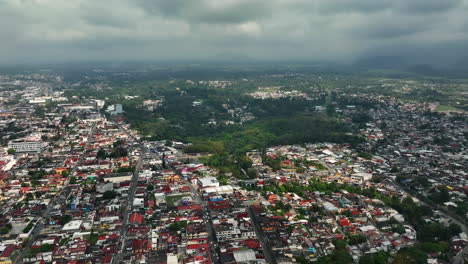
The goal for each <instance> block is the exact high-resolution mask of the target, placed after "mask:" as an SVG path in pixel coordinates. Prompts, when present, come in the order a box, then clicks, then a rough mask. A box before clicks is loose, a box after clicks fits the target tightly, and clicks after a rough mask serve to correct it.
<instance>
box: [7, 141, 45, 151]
mask: <svg viewBox="0 0 468 264" xmlns="http://www.w3.org/2000/svg"><path fill="white" fill-rule="evenodd" d="M42 146H43V144H42V141H41V140H27V139H16V140H12V141H10V142H8V148H9V149H14V150H16V152H41V151H42Z"/></svg>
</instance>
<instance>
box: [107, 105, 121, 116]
mask: <svg viewBox="0 0 468 264" xmlns="http://www.w3.org/2000/svg"><path fill="white" fill-rule="evenodd" d="M106 112H108V113H109V114H111V115H120V114H122V113H123V108H122V105H121V104H115V105H109V106H108V107H107V109H106Z"/></svg>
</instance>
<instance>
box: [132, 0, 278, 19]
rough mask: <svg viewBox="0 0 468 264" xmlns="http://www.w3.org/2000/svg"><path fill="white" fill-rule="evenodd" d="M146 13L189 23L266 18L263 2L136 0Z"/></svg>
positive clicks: (267, 3)
mask: <svg viewBox="0 0 468 264" xmlns="http://www.w3.org/2000/svg"><path fill="white" fill-rule="evenodd" d="M137 3H139V4H140V5H141V6H142V7H143V8H144V9H145V10H146V11H147V12H149V13H150V14H155V15H162V16H167V17H170V18H175V19H181V20H184V21H188V22H189V23H210V24H216V23H221V24H224V23H240V22H244V21H250V20H256V19H259V18H262V17H265V16H268V15H270V11H271V3H272V1H267V0H223V1H205V0H201V1H186V0H171V1H167V0H156V1H152V0H137Z"/></svg>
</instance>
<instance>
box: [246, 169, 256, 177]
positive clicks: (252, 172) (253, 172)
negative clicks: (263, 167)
mask: <svg viewBox="0 0 468 264" xmlns="http://www.w3.org/2000/svg"><path fill="white" fill-rule="evenodd" d="M247 175H248V176H249V178H251V179H255V178H257V171H256V170H255V169H254V168H249V169H247Z"/></svg>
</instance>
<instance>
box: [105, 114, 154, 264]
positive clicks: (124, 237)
mask: <svg viewBox="0 0 468 264" xmlns="http://www.w3.org/2000/svg"><path fill="white" fill-rule="evenodd" d="M112 121H113V122H114V124H116V125H117V126H118V127H119V129H120V130H122V131H123V132H125V133H126V134H127V135H128V136H129V137H130V138H132V139H133V140H134V141H135V142H137V143H138V144H139V145H140V148H141V154H140V157H139V159H138V162H137V165H136V166H135V170H134V171H133V175H132V179H131V180H130V188H129V191H128V200H127V203H128V205H127V206H125V207H124V208H123V211H122V215H123V218H122V229H121V230H120V238H119V243H120V246H119V249H118V253H117V255H116V256H114V257H113V258H112V263H113V264H118V263H124V260H123V259H124V257H125V255H126V249H125V242H126V240H127V233H128V217H129V214H130V213H131V212H133V200H134V199H135V192H136V187H137V183H138V175H139V173H140V170H141V166H142V165H143V160H144V159H145V157H146V153H147V152H148V150H147V148H145V146H144V145H143V144H142V143H141V142H140V140H138V139H137V138H136V137H135V136H133V135H132V134H131V133H130V132H128V131H127V130H126V129H125V128H124V127H122V126H121V125H120V124H119V123H117V122H115V121H114V120H112Z"/></svg>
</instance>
